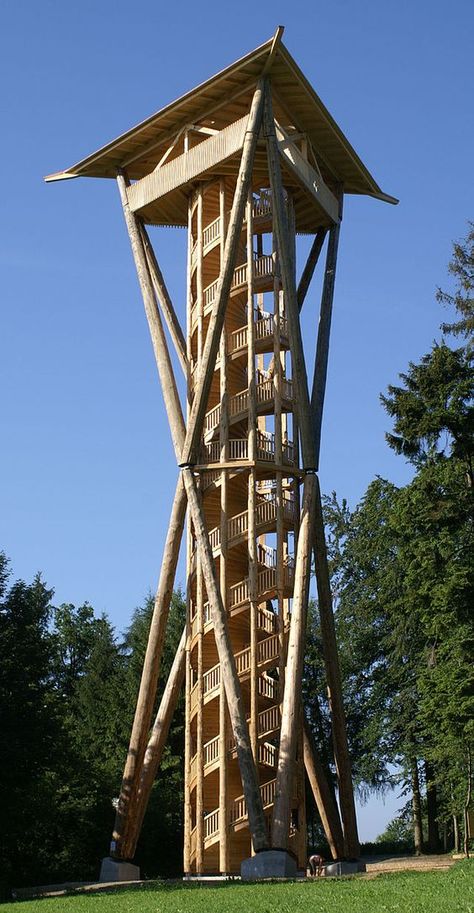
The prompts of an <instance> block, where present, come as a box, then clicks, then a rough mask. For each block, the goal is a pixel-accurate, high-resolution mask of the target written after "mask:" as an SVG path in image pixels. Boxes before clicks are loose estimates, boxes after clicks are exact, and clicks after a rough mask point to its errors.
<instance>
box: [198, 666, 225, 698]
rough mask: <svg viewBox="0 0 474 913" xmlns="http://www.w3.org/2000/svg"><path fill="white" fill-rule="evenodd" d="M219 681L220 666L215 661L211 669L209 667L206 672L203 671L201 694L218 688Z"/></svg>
mask: <svg viewBox="0 0 474 913" xmlns="http://www.w3.org/2000/svg"><path fill="white" fill-rule="evenodd" d="M220 683H221V667H220V664H219V663H217V665H216V666H213V667H212V669H209V670H208V672H205V673H204V675H203V677H202V693H203V695H205V694H209V693H210V692H211V691H216V689H217V688H219V685H220Z"/></svg>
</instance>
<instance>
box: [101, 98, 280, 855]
mask: <svg viewBox="0 0 474 913" xmlns="http://www.w3.org/2000/svg"><path fill="white" fill-rule="evenodd" d="M261 94H262V93H261V92H260V95H261ZM257 95H258V92H257V93H256V96H257ZM260 100H261V99H260ZM253 107H254V106H253ZM251 122H252V120H251V117H250V118H249V125H250V123H251ZM257 134H258V131H257ZM117 183H118V187H119V191H120V195H121V199H122V205H123V209H124V215H125V220H126V224H127V228H128V231H129V235H130V241H131V245H132V251H133V254H134V258H135V264H136V267H137V273H138V278H139V282H140V286H141V289H142V294H143V300H144V304H145V311H146V315H147V318H148V324H149V328H150V333H151V336H152V341H153V348H154V351H155V359H156V362H157V366H158V370H159V375H160V380H161V386H162V389H163V396H164V401H165V406H166V411H167V414H168V421H169V423H170V428H171V432H172V438H173V445H174V448H175V453H176V457H177V459H179V457H180V454H181V453H182V452H183V446H184V438H185V426H184V420H183V414H182V409H181V403H180V400H179V396H178V392H177V387H176V381H175V377H174V372H173V367H172V364H171V360H170V357H169V352H168V346H167V342H166V338H165V335H164V332H163V327H162V324H161V320H160V317H159V313H158V310H157V308H156V302H155V299H154V293H153V286H152V283H151V278H150V274H149V271H148V268H147V264H146V258H145V252H144V247H143V243H142V238H141V235H140V232H139V230H138V220H137V217H136V216H135V215H134V213H132V212H131V210H130V207H129V205H128V199H127V194H126V182H125V178H124V176H123V175H121V174H119V175H118V177H117ZM247 190H248V188H247ZM247 190H246V193H247ZM245 197H246V194H245ZM245 197H244V204H245ZM242 219H243V213H242V217H241V219H240V224H241V223H242ZM226 250H227V245H226ZM219 338H220V333H219V335H218V338H217V342H218V343H219ZM214 363H215V355H214ZM211 370H212V369H211ZM206 402H207V398H206ZM199 433H200V431H199ZM182 475H183V482H184V486H185V490H186V494H187V499H188V506H189V511H190V516H191V519H192V522H193V526H194V531H195V535H196V541H197V545H198V549H199V553H200V558H201V561H202V571H203V576H204V581H205V585H206V590H207V595H208V599H209V604H210V606H211V613H212V620H213V624H214V634H215V638H216V646H217V652H218V655H219V662H220V666H221V670H222V676H223V680H224V687H225V692H226V698H227V704H228V707H229V715H230V719H231V723H232V729H233V733H234V738H235V740H236V744H237V755H238V759H239V767H240V773H241V777H242V787H243V791H244V795H245V799H246V802H247V809H248V816H249V827H250V831H251V834H252V840H253V845H254V848H255V850H256V851H257V850H259V849H264V848H266V847H267V846H268V838H267V834H266V827H265V816H264V814H263V806H262V800H261V796H260V791H259V789H258V780H257V773H256V768H255V763H254V759H253V755H252V750H251V746H250V740H249V733H248V725H247V720H246V717H245V711H244V706H243V701H242V692H241V688H240V682H239V678H238V675H237V669H236V665H235V659H234V655H233V652H232V646H231V643H230V637H229V632H228V628H227V617H226V613H225V609H224V606H223V603H222V597H221V594H220V590H219V586H218V583H217V579H216V571H215V566H214V560H213V554H212V549H211V546H210V543H209V538H208V534H207V529H206V524H205V520H204V516H203V511H202V506H201V503H200V500H199V497H198V491H197V486H196V480H195V478H194V475H193V473H192V472H191V470H190V469H188V468H183V473H182Z"/></svg>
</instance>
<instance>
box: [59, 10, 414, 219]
mask: <svg viewBox="0 0 474 913" xmlns="http://www.w3.org/2000/svg"><path fill="white" fill-rule="evenodd" d="M282 32H283V29H282V27H280V28H279V29H277V31H276V33H275V35H274V36H273V38H271V39H270V40H269V41H266V42H265V44H262V45H260V47H258V48H256V49H255V50H254V51H251V52H250V54H247V55H246V56H245V57H242V58H241V59H240V60H237V61H236V62H235V63H233V64H231V66H229V67H227V68H226V69H225V70H222V71H221V72H220V73H217V74H216V75H215V76H213V77H211V78H210V79H208V80H206V82H204V83H202V84H201V85H199V86H197V87H196V88H194V89H192V90H191V91H190V92H187V93H186V95H183V96H181V98H178V99H177V100H176V101H174V102H172V103H171V104H169V105H167V106H166V107H164V108H162V109H161V110H160V111H158V112H157V113H156V114H153V115H152V116H151V117H148V118H147V119H146V120H144V121H142V122H141V123H140V124H138V125H137V126H135V127H133V128H132V129H131V130H128V131H127V132H126V133H123V134H122V135H121V136H119V137H117V139H115V140H112V142H110V143H108V144H107V145H106V146H103V147H102V148H101V149H99V150H98V151H97V152H93V153H92V154H90V155H88V156H87V157H86V158H84V159H82V160H81V161H80V162H78V163H77V164H76V165H72V166H71V167H69V168H66V169H65V170H64V171H59V172H56V173H54V174H50V175H48V176H47V177H46V179H45V180H46V181H58V180H64V179H67V178H75V177H103V178H115V177H116V174H117V170H118V169H125V170H126V172H127V174H128V176H129V178H130V179H131V180H138V179H140V178H142V177H144V176H145V175H147V174H149V173H150V172H152V171H153V170H154V169H155V168H156V166H157V165H158V164H159V163H160V161H161V159H162V158H163V156H164V155H165V154H166V153H167V161H170V160H172V158H173V157H174V154H173V150H172V148H171V152H170V146H171V147H172V144H173V141H174V139H175V138H176V137H177V135H178V134H180V133H184V131H185V130H186V129H187V128H189V127H190V126H191V125H192V126H193V127H195V126H198V127H199V128H200V130H202V131H203V133H202V136H200V135H199V133H196V134H195V138H197V139H198V140H200V139H201V138H202V139H207V138H208V137H209V134H210V133H212V132H215V131H217V130H222V129H224V128H225V127H227V126H229V124H231V123H233V122H235V121H236V120H238V119H239V118H241V117H243V116H244V115H245V114H246V113H247V112H248V110H249V104H250V99H251V97H252V94H253V91H254V89H255V84H256V82H257V80H258V79H259V78H260V77H261V76H263V75H269V76H271V83H272V95H273V106H274V111H275V116H276V117H277V118H278V119H279V120H280V121H281V122H282V123H284V124H285V129H288V127H290V129H292V131H293V132H296V133H302V134H304V135H305V136H306V138H307V141H308V144H309V145H310V147H311V150H312V154H313V156H314V158H315V159H316V162H317V166H318V169H319V171H320V173H321V175H322V177H323V179H324V180H325V181H326V182H327V183H328V185H329V186H335V185H342V186H343V189H344V192H345V193H351V194H365V195H368V196H373V197H377V198H378V199H381V200H384V201H386V202H391V203H396V202H397V200H396V199H394V198H393V197H389V196H387V195H386V194H384V193H383V191H382V190H381V188H380V187H379V185H378V184H377V183H376V181H375V180H374V178H373V177H372V175H371V174H370V172H369V171H368V169H367V168H366V167H365V165H364V164H363V162H362V161H361V159H360V158H359V156H358V155H357V153H356V152H355V150H354V149H353V147H352V146H351V144H350V143H349V141H348V140H347V139H346V137H345V136H344V134H343V132H342V130H341V129H340V128H339V127H338V125H337V124H336V122H335V120H334V118H333V117H332V116H331V115H330V113H329V111H328V110H327V108H326V107H325V106H324V104H323V103H322V101H321V99H320V98H319V97H318V95H317V94H316V92H315V91H314V89H313V88H312V86H311V85H310V83H309V82H308V80H307V79H306V77H305V76H304V74H303V73H302V72H301V70H300V68H299V67H298V64H297V63H296V61H295V60H294V59H293V57H292V56H291V54H290V53H289V51H288V50H287V48H286V47H285V46H284V44H283V43H282V41H281V34H282ZM205 131H207V134H206V132H205Z"/></svg>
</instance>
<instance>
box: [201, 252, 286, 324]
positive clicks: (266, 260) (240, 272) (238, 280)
mask: <svg viewBox="0 0 474 913" xmlns="http://www.w3.org/2000/svg"><path fill="white" fill-rule="evenodd" d="M253 269H254V276H255V278H256V279H270V278H271V277H272V276H273V272H274V264H273V257H271V256H268V255H265V256H264V257H256V258H255V260H254V261H253ZM218 284H219V278H217V279H214V281H213V282H211V283H210V284H209V285H207V286H206V288H205V289H203V306H204V314H208V313H209V311H210V310H211V308H212V306H213V304H214V301H215V299H216V295H217V287H218ZM246 284H247V263H242V264H241V265H240V266H237V267H236V268H235V270H234V274H233V276H232V283H231V289H232V290H234V291H235V289H237V288H240V286H242V285H246ZM196 320H197V302H194V304H193V306H192V308H191V324H192V326H194V324H195V323H196Z"/></svg>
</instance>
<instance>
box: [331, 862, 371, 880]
mask: <svg viewBox="0 0 474 913" xmlns="http://www.w3.org/2000/svg"><path fill="white" fill-rule="evenodd" d="M357 872H365V862H360V860H355V861H354V862H330V863H328V865H326V866H325V874H326V875H327V876H331V875H332V876H336V877H338V876H340V875H357Z"/></svg>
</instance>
